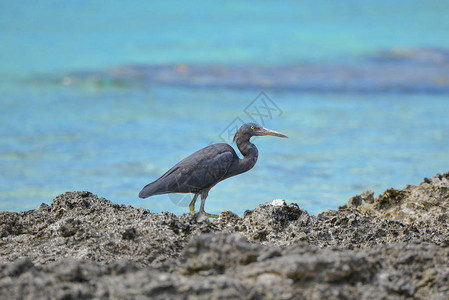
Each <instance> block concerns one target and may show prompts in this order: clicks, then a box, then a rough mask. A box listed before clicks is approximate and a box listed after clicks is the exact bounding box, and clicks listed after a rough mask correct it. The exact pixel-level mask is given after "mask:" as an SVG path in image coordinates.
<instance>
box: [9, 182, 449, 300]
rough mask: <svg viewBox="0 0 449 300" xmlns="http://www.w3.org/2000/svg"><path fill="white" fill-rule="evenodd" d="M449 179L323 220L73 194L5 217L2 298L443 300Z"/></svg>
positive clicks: (279, 208)
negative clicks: (155, 209) (160, 206)
mask: <svg viewBox="0 0 449 300" xmlns="http://www.w3.org/2000/svg"><path fill="white" fill-rule="evenodd" d="M448 178H449V173H445V174H442V175H438V174H437V176H435V177H432V178H429V179H426V180H424V182H423V183H421V184H420V185H419V186H407V187H406V188H405V189H403V190H394V189H389V190H387V191H385V192H384V193H383V194H381V195H379V196H377V197H376V198H375V200H374V201H371V200H370V199H371V197H373V195H372V192H369V193H365V194H362V195H361V196H359V197H357V199H356V200H357V201H355V202H356V204H357V205H345V206H342V207H340V208H339V210H337V211H334V210H329V211H326V212H323V213H321V214H319V215H317V216H313V215H309V214H308V213H307V211H305V210H304V209H301V208H300V207H299V206H298V205H297V204H294V203H292V204H288V205H287V204H284V203H280V201H277V202H275V203H266V204H261V205H259V206H258V207H256V208H255V209H253V210H248V211H246V212H245V213H244V215H243V216H242V217H239V216H237V215H235V214H233V213H232V212H223V213H221V214H220V217H219V218H218V219H216V220H214V221H210V220H209V219H208V218H206V217H204V216H203V215H201V214H199V213H188V214H184V215H181V216H176V215H174V214H171V213H168V212H163V213H161V214H154V213H151V212H149V211H148V210H146V209H142V208H133V207H131V206H125V205H117V204H114V203H112V202H111V201H108V200H106V199H104V198H101V197H97V196H95V195H93V194H91V193H89V192H71V193H65V194H63V195H60V196H58V197H56V198H55V199H54V200H53V202H52V203H51V205H46V204H42V205H41V206H39V208H37V209H35V210H30V211H25V212H19V213H15V212H1V213H0V237H1V240H0V298H5V299H6V298H7V299H26V298H29V299H31V298H33V299H37V298H50V299H81V298H96V299H109V298H127V299H146V298H151V299H167V298H168V299H171V298H182V299H223V298H229V299H237V298H240V299H259V298H262V297H264V298H267V299H298V298H303V299H408V298H415V299H424V298H426V299H427V298H429V299H445V297H446V296H447V294H448V292H449V288H448V286H449V267H448V265H447V262H448V261H449V250H448V249H449V248H448V247H447V246H448V245H449V234H448V227H449V226H448V224H447V220H448V218H447V209H448V207H449V200H448V199H449V192H448V190H449V189H448V187H449V183H448ZM373 198H374V197H373ZM360 199H362V200H364V202H365V203H363V204H361V203H360V202H361V201H359V200H360ZM366 199H368V201H367V200H366ZM278 202H279V203H278ZM371 202H372V203H371ZM278 204H279V205H278Z"/></svg>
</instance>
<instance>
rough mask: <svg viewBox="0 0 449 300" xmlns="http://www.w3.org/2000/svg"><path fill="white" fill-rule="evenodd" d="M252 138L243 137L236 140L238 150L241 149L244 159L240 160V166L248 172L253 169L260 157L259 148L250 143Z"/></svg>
mask: <svg viewBox="0 0 449 300" xmlns="http://www.w3.org/2000/svg"><path fill="white" fill-rule="evenodd" d="M249 138H250V137H246V136H242V137H237V138H236V141H235V142H236V144H237V148H239V150H240V152H241V153H242V154H243V159H241V160H240V162H239V164H240V166H241V167H242V169H243V170H244V171H243V172H245V171H248V170H249V169H251V168H252V167H253V166H254V165H255V164H256V162H257V157H258V156H259V151H257V147H256V146H255V145H254V144H253V143H251V142H250V141H249Z"/></svg>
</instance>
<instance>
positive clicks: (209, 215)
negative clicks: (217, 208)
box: [200, 210, 218, 219]
mask: <svg viewBox="0 0 449 300" xmlns="http://www.w3.org/2000/svg"><path fill="white" fill-rule="evenodd" d="M200 213H202V214H203V215H205V216H206V217H208V218H214V219H216V218H218V215H214V214H210V213H207V212H205V211H204V210H203V211H200Z"/></svg>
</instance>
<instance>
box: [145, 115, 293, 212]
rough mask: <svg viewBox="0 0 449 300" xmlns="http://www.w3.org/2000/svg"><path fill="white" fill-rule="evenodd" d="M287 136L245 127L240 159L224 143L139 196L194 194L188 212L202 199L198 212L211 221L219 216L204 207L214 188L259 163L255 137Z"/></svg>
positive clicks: (187, 160) (174, 170)
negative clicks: (254, 142) (251, 140)
mask: <svg viewBox="0 0 449 300" xmlns="http://www.w3.org/2000/svg"><path fill="white" fill-rule="evenodd" d="M263 135H271V136H277V137H281V138H288V136H286V135H284V134H282V133H279V132H277V131H274V130H270V129H267V128H264V127H262V126H260V125H258V124H256V123H245V124H243V125H242V126H241V127H240V128H239V129H238V130H237V132H236V134H235V136H234V140H233V141H234V142H235V143H236V144H237V148H238V149H239V150H240V152H241V153H242V155H243V158H239V156H238V155H237V153H236V152H235V150H234V148H232V147H231V146H230V145H228V144H225V143H218V144H212V145H210V146H207V147H205V148H203V149H200V150H198V151H196V152H195V153H193V154H191V155H189V156H187V157H186V158H184V159H183V160H181V161H180V162H178V163H177V164H176V165H174V166H173V167H172V168H171V169H170V170H168V171H167V172H165V174H164V175H162V176H161V177H159V178H158V179H156V180H155V181H154V182H152V183H149V184H147V185H146V186H144V187H143V189H142V190H141V191H140V193H139V197H140V198H147V197H150V196H154V195H162V194H169V193H193V194H194V196H193V199H192V201H191V202H190V204H189V210H190V211H194V210H195V203H196V200H197V198H198V196H199V195H201V205H200V209H199V212H200V213H201V214H204V215H206V216H207V217H209V218H217V217H218V215H214V214H210V213H207V212H205V211H204V204H205V202H206V198H207V196H208V194H209V191H210V189H211V188H213V187H214V186H215V185H216V184H217V183H219V182H220V181H222V180H225V179H226V178H229V177H232V176H235V175H239V174H241V173H244V172H246V171H248V170H250V169H251V168H252V167H254V165H255V164H256V162H257V158H258V156H259V152H258V150H257V147H256V146H255V145H254V144H253V143H251V142H250V139H251V137H253V136H263Z"/></svg>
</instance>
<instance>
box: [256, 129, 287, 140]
mask: <svg viewBox="0 0 449 300" xmlns="http://www.w3.org/2000/svg"><path fill="white" fill-rule="evenodd" d="M258 135H272V136H277V137H281V138H288V136H286V135H285V134H282V133H280V132H277V131H274V130H270V129H266V128H262V129H261V130H260V131H259V132H258Z"/></svg>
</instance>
